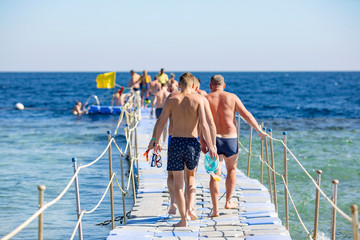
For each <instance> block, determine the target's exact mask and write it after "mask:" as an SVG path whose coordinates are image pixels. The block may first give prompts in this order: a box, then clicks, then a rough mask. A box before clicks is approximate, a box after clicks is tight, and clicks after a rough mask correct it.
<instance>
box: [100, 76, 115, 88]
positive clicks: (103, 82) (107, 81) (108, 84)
mask: <svg viewBox="0 0 360 240" xmlns="http://www.w3.org/2000/svg"><path fill="white" fill-rule="evenodd" d="M115 76H116V72H108V73H103V74H99V75H98V76H97V77H96V83H97V84H96V87H97V88H114V87H115Z"/></svg>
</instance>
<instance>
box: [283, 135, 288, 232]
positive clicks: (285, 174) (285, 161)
mask: <svg viewBox="0 0 360 240" xmlns="http://www.w3.org/2000/svg"><path fill="white" fill-rule="evenodd" d="M283 135H284V140H283V142H284V181H285V185H286V186H287V185H288V171H287V149H286V141H287V139H286V136H287V133H286V132H283ZM285 185H284V195H285V220H286V224H285V227H286V230H289V198H288V190H287V188H286V186H285Z"/></svg>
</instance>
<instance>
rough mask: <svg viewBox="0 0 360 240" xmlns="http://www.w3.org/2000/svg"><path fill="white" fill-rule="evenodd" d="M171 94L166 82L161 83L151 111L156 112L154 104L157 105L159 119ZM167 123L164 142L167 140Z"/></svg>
mask: <svg viewBox="0 0 360 240" xmlns="http://www.w3.org/2000/svg"><path fill="white" fill-rule="evenodd" d="M169 95H170V93H169V92H168V90H167V87H166V83H163V84H161V89H160V91H158V92H157V93H156V95H155V98H154V101H153V102H152V104H151V112H154V106H155V105H156V109H155V115H156V118H157V119H158V118H159V117H160V114H161V112H162V109H163V107H164V104H165V101H166V98H167V97H168V96H169ZM166 125H167V124H165V127H164V131H163V142H165V141H166V132H167V126H166Z"/></svg>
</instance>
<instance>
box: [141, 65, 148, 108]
mask: <svg viewBox="0 0 360 240" xmlns="http://www.w3.org/2000/svg"><path fill="white" fill-rule="evenodd" d="M139 81H140V89H141V106H142V107H143V108H144V107H145V102H144V101H145V99H147V98H148V96H149V85H150V82H151V77H150V75H149V74H147V71H146V70H144V71H143V75H141V76H140V79H139Z"/></svg>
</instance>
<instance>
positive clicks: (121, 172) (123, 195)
mask: <svg viewBox="0 0 360 240" xmlns="http://www.w3.org/2000/svg"><path fill="white" fill-rule="evenodd" d="M120 174H121V188H122V189H123V190H124V185H125V184H124V164H123V155H122V154H121V155H120ZM122 204H123V207H122V208H123V216H124V224H126V204H125V193H122Z"/></svg>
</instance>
